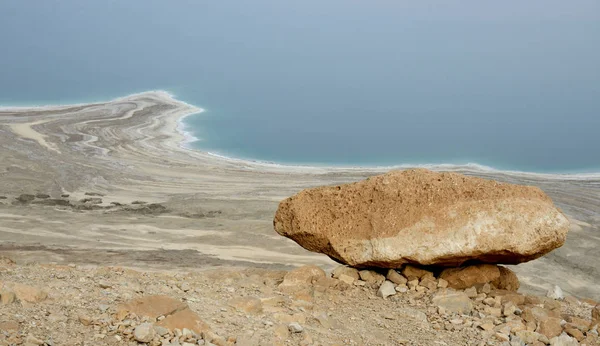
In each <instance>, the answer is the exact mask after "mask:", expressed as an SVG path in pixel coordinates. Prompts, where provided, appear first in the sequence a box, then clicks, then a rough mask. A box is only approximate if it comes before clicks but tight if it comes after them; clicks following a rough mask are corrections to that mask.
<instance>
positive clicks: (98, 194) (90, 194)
mask: <svg viewBox="0 0 600 346" xmlns="http://www.w3.org/2000/svg"><path fill="white" fill-rule="evenodd" d="M85 195H86V196H98V197H104V196H105V195H104V194H103V193H99V192H86V193H85Z"/></svg>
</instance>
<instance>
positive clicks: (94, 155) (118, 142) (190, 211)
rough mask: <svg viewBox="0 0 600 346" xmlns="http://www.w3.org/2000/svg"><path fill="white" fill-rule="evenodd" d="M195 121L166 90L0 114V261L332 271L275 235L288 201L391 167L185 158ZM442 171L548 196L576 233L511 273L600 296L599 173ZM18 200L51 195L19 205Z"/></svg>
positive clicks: (534, 283) (539, 285) (528, 283)
mask: <svg viewBox="0 0 600 346" xmlns="http://www.w3.org/2000/svg"><path fill="white" fill-rule="evenodd" d="M196 112H198V109H197V108H194V107H192V106H190V105H187V104H184V103H181V102H179V101H177V100H175V99H173V98H172V97H171V96H170V95H168V94H166V93H164V92H148V93H141V94H136V95H131V96H129V97H125V98H121V99H117V100H113V101H111V102H106V103H97V104H89V105H73V106H60V107H43V108H11V109H0V252H2V253H4V254H6V255H8V256H10V257H12V258H14V259H16V260H17V261H18V262H21V263H26V262H31V261H37V262H56V263H78V264H98V265H126V266H130V267H140V268H144V269H146V270H148V269H150V270H151V269H154V268H156V269H161V268H172V269H173V268H174V269H173V270H177V269H182V270H183V269H185V270H186V271H189V270H205V269H209V268H214V267H215V266H228V267H230V266H242V267H248V266H257V267H269V268H271V269H287V268H289V267H292V266H297V265H301V264H317V265H320V266H322V267H323V268H325V269H331V268H332V267H333V266H334V264H333V262H331V261H330V260H329V259H328V258H327V257H325V256H323V255H319V254H313V253H309V252H307V251H305V250H303V249H302V248H300V247H299V246H297V245H296V244H295V243H293V242H292V241H290V240H287V239H284V238H282V237H280V236H279V235H277V234H276V233H275V232H274V231H273V227H272V218H273V215H274V212H275V210H276V208H277V205H278V202H279V201H280V200H282V199H283V198H285V197H287V196H290V195H292V194H294V193H296V192H298V191H299V190H301V189H304V188H307V187H313V186H317V185H325V184H338V183H343V182H350V181H357V180H360V179H363V178H365V177H367V176H370V175H373V174H377V173H381V172H383V171H387V170H388V169H389V168H380V169H365V168H314V167H286V166H277V165H268V164H262V163H257V162H248V161H241V160H228V159H224V158H218V157H214V156H211V155H209V154H206V153H203V152H200V151H193V150H187V149H184V148H182V147H181V142H182V141H183V140H184V137H183V135H182V134H180V133H179V132H177V126H178V120H179V119H180V118H181V117H182V116H185V115H189V114H192V113H196ZM433 168H436V167H433ZM438 169H444V170H453V171H458V172H461V173H465V174H470V175H477V176H481V177H485V178H490V179H496V180H501V181H508V182H512V183H519V184H527V185H537V186H539V187H540V188H542V189H543V190H544V191H545V192H546V193H548V194H549V195H550V196H551V197H552V198H553V200H554V201H555V203H556V204H557V205H558V206H560V207H561V208H562V209H563V210H564V211H565V212H566V213H567V214H568V215H569V217H570V218H571V219H572V220H573V229H572V231H571V232H570V234H569V237H568V240H567V243H566V244H565V246H563V247H562V248H561V249H558V250H556V251H554V252H553V253H551V254H549V255H547V256H545V257H543V258H541V259H538V260H536V261H533V262H530V263H527V264H522V265H519V266H516V267H514V270H515V271H517V272H518V274H519V276H520V278H521V281H522V282H523V283H524V284H525V285H524V287H523V290H525V291H531V290H537V291H541V290H546V289H547V288H549V287H550V286H551V285H553V284H559V285H560V286H561V287H562V288H563V289H564V290H565V291H566V292H568V293H570V294H573V295H576V296H580V297H589V298H593V299H600V286H598V285H597V283H598V282H600V266H599V265H598V264H599V261H598V258H600V214H599V211H600V175H592V174H591V175H541V174H525V173H515V172H495V171H488V170H482V169H477V168H476V167H470V166H465V167H451V166H445V167H438ZM86 193H88V194H87V195H86ZM21 194H33V195H35V194H48V195H50V197H49V198H44V197H46V196H42V195H40V196H39V198H35V199H34V200H33V201H24V202H20V201H18V200H17V198H18V197H19V195H21ZM65 194H68V195H69V196H68V197H61V195H65ZM94 194H101V195H102V196H93V195H94ZM2 197H6V198H4V199H3V198H2ZM93 198H99V199H100V200H92V199H93ZM85 199H90V200H89V201H87V202H83V201H82V200H85ZM111 203H112V204H111ZM144 203H145V204H144Z"/></svg>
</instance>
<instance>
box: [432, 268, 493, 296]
mask: <svg viewBox="0 0 600 346" xmlns="http://www.w3.org/2000/svg"><path fill="white" fill-rule="evenodd" d="M499 277H500V270H499V269H498V266H495V265H492V264H477V265H473V266H468V267H462V268H448V269H444V270H443V271H442V273H441V274H440V278H442V279H444V280H446V281H448V287H452V288H455V289H459V290H460V289H465V288H469V287H473V286H475V285H476V284H485V283H488V282H492V281H494V280H496V279H498V278H499Z"/></svg>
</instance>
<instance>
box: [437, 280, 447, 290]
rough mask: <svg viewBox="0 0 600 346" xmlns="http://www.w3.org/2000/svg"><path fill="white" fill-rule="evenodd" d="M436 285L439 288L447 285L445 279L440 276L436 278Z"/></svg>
mask: <svg viewBox="0 0 600 346" xmlns="http://www.w3.org/2000/svg"><path fill="white" fill-rule="evenodd" d="M438 287H439V288H446V287H448V281H446V280H444V279H442V278H439V279H438Z"/></svg>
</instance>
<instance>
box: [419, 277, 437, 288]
mask: <svg viewBox="0 0 600 346" xmlns="http://www.w3.org/2000/svg"><path fill="white" fill-rule="evenodd" d="M419 285H420V286H423V287H425V288H427V289H428V290H430V291H434V290H435V289H436V288H437V286H438V283H437V281H436V280H435V279H434V278H431V277H425V278H424V279H423V280H421V282H419Z"/></svg>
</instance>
